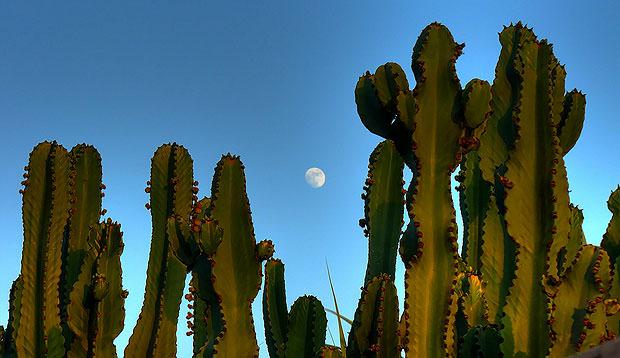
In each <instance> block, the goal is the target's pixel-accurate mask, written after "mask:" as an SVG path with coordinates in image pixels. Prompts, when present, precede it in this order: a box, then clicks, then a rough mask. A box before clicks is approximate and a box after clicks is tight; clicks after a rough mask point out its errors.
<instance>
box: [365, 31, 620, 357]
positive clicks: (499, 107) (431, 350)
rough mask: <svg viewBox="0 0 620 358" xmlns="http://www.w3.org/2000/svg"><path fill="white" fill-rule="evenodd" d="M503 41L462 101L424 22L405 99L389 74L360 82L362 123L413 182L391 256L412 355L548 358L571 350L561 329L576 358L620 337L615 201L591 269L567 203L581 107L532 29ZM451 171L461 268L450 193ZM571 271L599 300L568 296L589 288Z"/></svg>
mask: <svg viewBox="0 0 620 358" xmlns="http://www.w3.org/2000/svg"><path fill="white" fill-rule="evenodd" d="M499 35H500V36H499V38H500V43H501V45H502V50H501V53H500V56H499V60H498V63H497V67H496V70H495V79H494V81H493V85H492V86H489V85H488V84H487V83H486V82H484V81H480V80H472V81H470V82H469V83H468V84H467V85H466V86H465V88H464V89H462V90H461V87H460V85H459V83H458V79H457V77H456V73H455V71H454V62H455V60H456V57H458V54H459V53H460V48H461V45H458V44H456V43H455V42H454V40H452V36H451V35H450V33H449V31H448V30H447V29H445V28H444V27H443V26H441V25H439V24H431V25H429V26H428V27H427V28H426V29H425V30H424V31H423V32H422V35H421V36H420V38H419V39H418V41H417V43H416V45H415V47H414V53H413V65H412V68H413V72H414V75H415V76H416V82H417V84H416V87H415V88H414V90H413V91H409V89H408V83H407V80H406V78H405V75H404V72H403V71H402V69H400V67H398V65H397V64H394V63H388V64H386V65H383V66H380V67H379V68H378V69H377V71H376V73H375V74H374V75H372V74H370V73H366V75H364V76H362V77H361V78H360V80H359V81H358V84H357V86H356V89H355V95H356V104H357V108H358V114H359V116H360V118H361V120H362V123H363V124H364V125H365V126H366V127H367V128H368V129H369V130H370V131H371V132H373V133H375V134H378V135H380V136H382V137H384V138H387V139H391V140H392V141H394V143H395V147H396V148H397V149H398V152H399V153H400V155H401V157H402V158H403V160H404V162H405V164H407V166H408V167H409V168H410V169H411V170H412V172H413V180H412V182H411V184H410V185H409V189H408V192H407V212H408V214H409V218H410V222H409V223H408V224H407V227H406V230H405V232H404V233H403V236H402V238H401V241H400V247H399V251H400V254H401V258H402V259H403V262H404V263H405V265H406V273H405V311H404V312H403V315H402V317H401V320H400V323H399V325H398V332H399V333H400V334H401V336H402V337H401V343H400V344H401V346H403V348H404V349H405V351H406V353H407V355H413V356H454V355H456V352H457V351H458V352H460V353H459V354H461V355H463V354H464V356H468V355H469V354H474V352H477V353H475V354H482V355H483V356H495V355H496V354H499V352H500V351H501V354H503V355H505V356H508V357H517V356H545V355H546V354H547V353H549V352H550V351H549V349H553V350H554V351H553V352H554V353H553V354H557V353H555V352H559V351H561V352H568V350H567V349H568V348H566V347H567V345H566V343H565V342H566V338H564V337H559V336H558V331H560V330H566V327H569V328H570V329H572V331H573V336H572V337H571V339H572V345H571V347H572V348H571V349H573V351H575V352H576V351H580V350H582V349H586V348H587V347H590V346H592V345H593V344H599V343H600V342H602V341H604V340H607V339H610V338H611V337H613V336H615V335H616V334H617V331H618V330H619V329H620V327H618V320H617V317H618V316H619V315H618V314H616V313H617V311H618V310H619V309H620V303H619V301H618V296H619V293H620V292H619V291H620V288H618V287H620V284H618V281H620V279H617V277H619V276H620V275H619V274H618V272H616V273H615V274H614V275H613V276H611V274H610V272H611V271H612V270H615V271H618V266H619V265H618V262H617V261H616V260H615V258H616V257H617V255H616V252H615V251H614V250H616V249H617V248H616V246H618V247H620V245H618V244H617V243H616V241H618V242H620V240H616V239H615V238H614V237H615V236H614V235H615V234H614V230H615V226H617V225H616V222H617V220H614V219H615V214H616V211H618V212H620V210H617V209H618V207H620V206H618V205H615V204H616V201H618V200H616V199H615V197H614V195H612V198H610V202H609V206H610V210H611V211H612V213H614V217H613V218H612V222H611V223H610V226H609V228H608V232H607V233H606V235H605V239H604V240H603V243H602V244H601V246H602V247H603V248H604V249H605V250H607V251H608V252H609V255H610V259H609V260H608V259H606V257H607V254H606V253H605V251H604V250H602V249H599V248H597V249H596V250H598V251H597V256H596V257H597V261H596V264H595V265H594V264H591V265H594V266H591V265H590V264H589V265H590V266H588V265H586V264H585V262H590V261H587V260H588V259H586V258H584V257H585V256H587V255H583V254H580V253H579V252H581V251H580V250H585V249H583V248H582V247H585V246H583V245H584V244H585V239H584V235H583V230H582V229H581V223H582V222H583V215H582V213H581V211H580V210H579V209H578V208H577V207H575V206H573V205H572V204H570V198H569V195H568V193H569V191H568V181H567V174H566V168H565V166H564V158H563V156H564V155H566V153H568V151H570V149H571V148H572V147H573V146H574V145H575V143H576V141H577V139H578V137H579V135H580V133H581V129H582V127H583V120H584V113H585V96H584V95H583V94H581V93H580V92H578V91H577V90H573V91H571V92H568V93H566V94H565V90H564V78H565V76H566V73H565V71H564V67H563V66H562V65H560V64H559V62H558V61H557V59H556V58H555V56H554V55H553V51H552V48H551V45H550V44H548V43H547V42H546V41H545V40H540V41H539V40H537V39H536V36H535V35H534V33H533V32H532V30H531V29H529V28H527V27H524V26H523V25H521V24H520V23H518V24H516V25H511V26H509V27H506V28H504V30H503V31H502V32H501V33H500V34H499ZM459 163H461V171H460V173H459V175H457V177H456V180H457V181H459V182H460V184H459V186H458V187H457V189H458V190H459V191H460V196H459V197H460V205H461V212H462V217H463V221H464V240H463V243H464V245H463V250H462V257H463V259H462V260H461V259H460V258H459V257H458V256H457V255H456V247H455V245H454V242H455V241H456V236H455V232H456V225H455V220H454V212H453V206H452V202H451V200H450V195H449V193H450V189H449V188H450V186H449V185H450V184H449V183H450V181H449V176H450V173H451V172H452V171H453V169H454V168H455V167H456V165H458V164H459ZM618 192H620V190H619V191H618ZM376 199H378V198H376ZM618 202H620V201H618ZM392 220H396V217H393V218H392ZM615 231H617V230H615ZM616 236H618V237H620V235H616ZM587 247H589V246H587ZM588 250H591V249H588ZM616 251H619V252H620V249H618V250H616ZM576 260H577V261H576ZM581 262H584V263H581ZM463 265H467V266H469V267H470V268H461V267H462V266H463ZM579 265H586V266H585V268H586V269H588V267H590V268H593V269H594V268H595V269H596V271H597V272H598V273H595V274H594V276H592V278H591V279H592V280H594V281H593V282H594V288H595V290H594V291H591V292H590V291H588V290H585V288H584V290H585V291H584V292H582V293H581V296H580V295H579V294H574V293H573V294H571V293H570V292H574V290H575V285H576V284H577V281H579V280H581V282H580V283H579V284H581V285H583V284H584V279H583V277H582V278H581V279H579V278H578V276H579V275H580V274H575V270H577V271H579V270H578V269H579V267H581V266H579ZM573 266H574V268H573ZM463 270H464V271H463ZM470 270H472V272H470ZM571 270H572V271H571ZM459 271H461V272H462V273H461V274H460V275H461V277H462V278H461V279H460V280H457V273H458V272H459ZM575 275H577V276H575ZM582 276H583V275H582ZM465 277H467V279H464V278H465ZM612 277H613V279H612ZM473 278H475V280H473V281H472V279H473ZM367 279H368V277H367ZM474 281H475V282H474ZM472 288H475V290H474V291H471V289H472ZM571 290H573V291H571ZM586 291H587V292H586ZM455 292H456V294H455ZM457 296H458V297H459V300H458V303H457ZM586 296H587V297H591V298H589V299H586ZM586 306H587V307H586ZM578 307H582V308H581V309H582V310H583V312H585V313H584V314H583V315H582V316H581V317H580V318H579V319H577V318H576V317H573V316H571V313H569V311H570V310H575V309H579V308H578ZM584 307H585V308H584ZM567 315H568V316H567ZM584 320H585V322H589V323H587V324H586V323H583V321H584ZM365 323H366V324H368V321H366V322H365ZM590 323H591V324H590ZM580 324H581V326H579V325H580ZM567 325H568V326H567ZM575 327H582V328H579V329H578V330H577V331H575V330H576V329H577V328H575ZM594 327H596V328H594ZM575 332H577V333H575ZM455 334H457V335H458V336H459V337H462V339H463V341H461V343H458V342H457V340H456V339H455ZM575 334H577V335H576V336H575ZM482 335H484V336H485V338H484V339H482V338H480V337H482ZM575 337H577V338H575ZM482 340H484V342H486V343H484V344H480V342H482ZM556 340H557V342H556ZM569 340H570V339H569ZM457 346H459V348H458V349H457Z"/></svg>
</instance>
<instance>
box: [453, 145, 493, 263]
mask: <svg viewBox="0 0 620 358" xmlns="http://www.w3.org/2000/svg"><path fill="white" fill-rule="evenodd" d="M479 163H480V157H479V156H478V153H477V152H476V151H472V152H469V153H468V154H467V155H466V156H465V160H464V161H463V162H462V163H461V171H460V173H459V177H458V179H459V180H461V181H462V185H459V186H458V189H459V203H460V208H461V215H462V217H463V249H462V254H461V256H462V257H463V259H464V260H465V262H467V264H468V265H469V266H471V267H472V268H473V269H474V270H475V271H477V272H479V270H480V267H481V266H482V265H481V262H480V260H481V257H482V242H483V236H484V222H485V220H486V218H487V215H488V214H487V213H488V211H489V209H490V204H491V202H490V201H491V185H490V184H489V183H488V182H487V181H485V180H484V179H483V178H482V171H481V170H480V166H479ZM492 214H493V213H491V215H492Z"/></svg>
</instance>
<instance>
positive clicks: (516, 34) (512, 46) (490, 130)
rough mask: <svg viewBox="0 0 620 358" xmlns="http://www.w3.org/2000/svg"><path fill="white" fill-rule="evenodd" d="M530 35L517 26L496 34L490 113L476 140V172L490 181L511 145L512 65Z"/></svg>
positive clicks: (514, 91) (515, 91) (515, 89)
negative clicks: (498, 48) (497, 53)
mask: <svg viewBox="0 0 620 358" xmlns="http://www.w3.org/2000/svg"><path fill="white" fill-rule="evenodd" d="M534 37H535V36H534V33H533V32H532V31H531V30H530V29H528V28H526V27H523V26H522V25H521V23H518V24H517V25H516V26H510V27H504V30H503V31H502V32H501V33H500V34H499V40H500V43H501V46H502V49H501V52H500V56H499V59H498V62H497V66H496V68H495V79H494V80H493V85H492V87H491V93H492V97H493V103H492V112H491V116H490V117H489V120H488V122H487V130H486V132H485V134H484V135H483V136H482V137H481V138H480V148H479V152H480V169H481V170H482V176H483V177H484V179H485V180H486V181H487V182H489V183H493V182H494V176H495V171H496V169H497V168H498V167H499V166H500V165H501V164H502V163H504V162H505V161H506V159H507V158H508V148H509V146H511V145H512V144H513V143H514V140H515V128H514V123H513V122H512V108H513V106H514V105H515V103H516V101H517V97H518V84H517V83H516V81H514V80H513V78H514V73H513V70H512V68H513V66H514V59H515V56H516V50H517V48H519V46H520V45H521V44H522V43H524V42H525V41H528V40H532V39H534Z"/></svg>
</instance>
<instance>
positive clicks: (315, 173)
mask: <svg viewBox="0 0 620 358" xmlns="http://www.w3.org/2000/svg"><path fill="white" fill-rule="evenodd" d="M305 177H306V183H308V185H310V186H311V187H313V188H315V189H317V188H320V187H322V186H323V185H324V184H325V173H323V171H322V170H321V169H319V168H310V169H308V170H306V176H305Z"/></svg>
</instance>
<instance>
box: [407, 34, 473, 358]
mask: <svg viewBox="0 0 620 358" xmlns="http://www.w3.org/2000/svg"><path fill="white" fill-rule="evenodd" d="M460 51H461V45H458V44H457V43H455V42H454V40H453V38H452V35H451V34H450V32H449V31H448V30H447V29H446V28H445V27H444V26H443V25H440V24H437V23H433V24H431V25H429V26H427V27H426V28H425V29H424V30H423V32H422V35H421V36H420V38H419V39H418V42H416V45H415V47H414V50H413V58H412V68H413V72H414V75H415V77H416V81H417V85H416V87H415V89H414V90H413V94H415V101H414V102H415V103H417V108H418V111H417V113H415V111H413V112H411V111H409V113H411V114H413V113H415V116H413V117H414V118H413V121H414V124H415V126H413V127H414V128H415V130H414V131H413V141H412V142H413V143H412V148H413V153H414V156H415V159H416V168H414V169H415V170H414V178H413V181H414V182H415V187H414V188H412V190H413V191H414V193H415V194H414V195H412V196H411V198H410V199H409V203H408V204H409V205H408V213H409V217H410V219H411V221H413V223H414V225H413V226H409V227H408V228H411V227H413V228H415V229H414V230H412V231H413V232H414V233H415V237H407V238H406V239H404V240H412V241H417V245H418V249H421V250H420V251H419V253H418V254H416V255H414V256H413V258H412V259H411V260H410V261H405V265H406V271H405V313H404V317H405V319H406V320H407V323H408V324H407V325H406V332H405V342H406V345H405V351H406V354H407V355H412V356H420V357H425V356H429V357H435V356H452V355H454V354H455V352H454V345H453V344H451V342H452V341H453V332H452V329H449V325H448V324H447V322H448V323H449V322H450V321H453V320H454V315H455V308H456V297H455V295H454V291H451V288H452V286H453V285H454V283H455V280H456V267H457V259H456V257H457V256H458V255H457V252H456V250H457V248H456V219H455V212H454V207H453V203H452V198H451V196H450V190H449V188H450V175H451V172H452V171H453V170H454V168H455V166H456V165H457V164H458V158H457V156H458V155H459V151H460V147H459V138H460V137H461V135H462V127H461V126H460V125H459V124H458V123H457V122H456V120H455V118H454V115H455V113H456V112H458V108H456V106H458V100H459V98H460V97H459V96H460V92H461V89H460V84H459V82H458V78H457V77H456V72H455V70H454V63H455V61H456V58H457V57H458V55H459V54H460ZM445 69H449V70H448V71H446V70H445ZM439 98H441V101H439V100H438V99H439ZM408 102H409V103H411V101H408ZM401 104H402V102H401V101H399V105H401ZM404 105H405V106H404V107H406V108H408V107H409V105H408V104H407V103H404ZM401 108H402V107H401ZM400 112H401V113H403V112H404V111H403V110H402V109H401V110H400ZM401 117H402V116H401ZM401 245H402V243H401ZM422 245H423V247H422ZM403 259H406V258H405V257H403ZM445 347H447V348H445Z"/></svg>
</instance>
